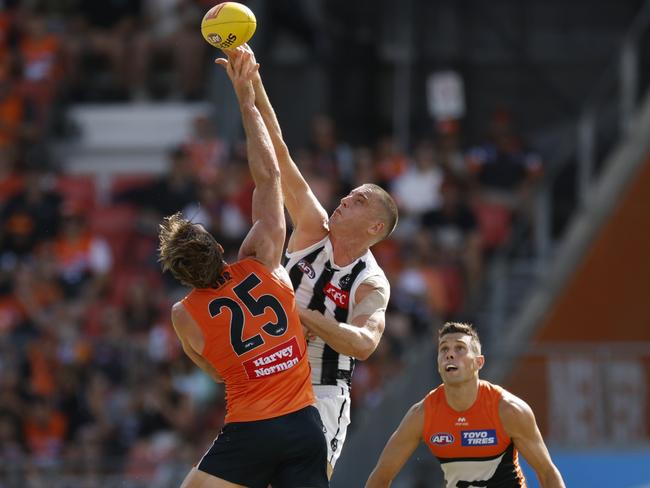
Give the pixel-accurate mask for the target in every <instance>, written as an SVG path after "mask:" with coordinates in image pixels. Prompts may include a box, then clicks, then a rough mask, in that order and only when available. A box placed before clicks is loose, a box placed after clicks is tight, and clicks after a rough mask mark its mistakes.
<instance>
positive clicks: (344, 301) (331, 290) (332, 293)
mask: <svg viewBox="0 0 650 488" xmlns="http://www.w3.org/2000/svg"><path fill="white" fill-rule="evenodd" d="M324 291H325V295H327V296H328V297H329V298H330V299H331V300H332V301H333V302H334V303H336V305H337V306H338V307H341V308H348V302H349V300H350V293H349V292H347V291H343V290H341V289H339V288H337V287H335V286H334V285H333V284H332V283H328V284H327V285H325V290H324Z"/></svg>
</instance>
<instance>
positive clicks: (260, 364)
mask: <svg viewBox="0 0 650 488" xmlns="http://www.w3.org/2000/svg"><path fill="white" fill-rule="evenodd" d="M301 358H302V355H301V354H300V348H299V347H298V340H297V339H296V338H295V337H292V338H291V339H289V340H288V341H287V342H283V343H282V344H280V345H279V346H275V347H274V348H273V349H269V350H268V351H266V352H264V353H262V354H260V355H259V356H255V357H254V358H251V359H248V360H247V361H244V363H243V364H244V369H246V374H247V375H248V379H251V380H254V379H257V378H264V377H267V376H272V375H274V374H278V373H281V372H282V371H286V370H288V369H291V368H293V367H294V366H295V365H296V364H298V363H299V362H300V359H301Z"/></svg>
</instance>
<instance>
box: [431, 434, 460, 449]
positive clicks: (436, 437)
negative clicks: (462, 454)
mask: <svg viewBox="0 0 650 488" xmlns="http://www.w3.org/2000/svg"><path fill="white" fill-rule="evenodd" d="M429 440H430V441H431V444H434V445H436V446H448V445H449V444H453V443H454V436H453V435H452V434H450V433H448V432H438V433H437V434H433V435H432V436H431V438H430V439H429Z"/></svg>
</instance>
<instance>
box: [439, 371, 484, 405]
mask: <svg viewBox="0 0 650 488" xmlns="http://www.w3.org/2000/svg"><path fill="white" fill-rule="evenodd" d="M477 396H478V377H476V378H472V379H471V380H470V381H467V382H465V383H461V384H458V385H447V384H446V385H445V398H446V399H447V404H448V405H449V406H450V407H451V408H452V409H453V410H456V411H457V412H463V411H465V410H467V409H468V408H470V407H471V406H472V405H474V402H475V401H476V397H477Z"/></svg>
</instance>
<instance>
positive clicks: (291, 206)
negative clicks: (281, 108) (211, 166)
mask: <svg viewBox="0 0 650 488" xmlns="http://www.w3.org/2000/svg"><path fill="white" fill-rule="evenodd" d="M243 49H244V50H246V52H248V53H249V54H250V55H251V58H250V59H249V60H248V62H252V63H255V58H254V55H253V51H252V50H251V49H250V47H248V45H244V46H243ZM252 81H253V88H254V90H255V105H256V106H257V108H258V109H259V111H260V113H261V115H262V118H263V120H264V124H265V125H266V128H267V129H268V131H269V134H270V136H271V141H272V143H273V149H274V150H275V154H276V157H277V159H278V163H279V166H280V174H281V175H282V193H283V196H284V204H285V206H286V207H287V210H288V212H289V216H290V217H291V221H292V223H293V226H294V230H293V234H292V237H291V241H290V242H289V250H297V249H302V248H304V247H306V246H309V245H311V244H313V243H314V242H317V241H319V240H321V239H322V238H323V237H325V235H327V231H328V226H327V221H328V215H327V212H326V211H325V209H324V208H323V206H322V205H321V204H320V202H319V201H318V200H317V199H316V196H315V195H314V193H313V192H312V191H311V188H310V187H309V184H308V183H307V181H306V180H305V178H304V177H303V176H302V174H301V173H300V170H299V168H298V166H297V165H296V163H295V162H294V161H293V159H292V158H291V155H290V154H289V149H288V148H287V145H286V144H285V142H284V139H283V138H282V129H281V128H280V124H279V122H278V119H277V117H276V114H275V111H274V110H273V106H272V105H271V102H270V101H269V97H268V95H267V94H266V90H265V89H264V85H263V83H262V78H261V76H260V74H259V71H256V72H255V74H254V76H253V79H252Z"/></svg>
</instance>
